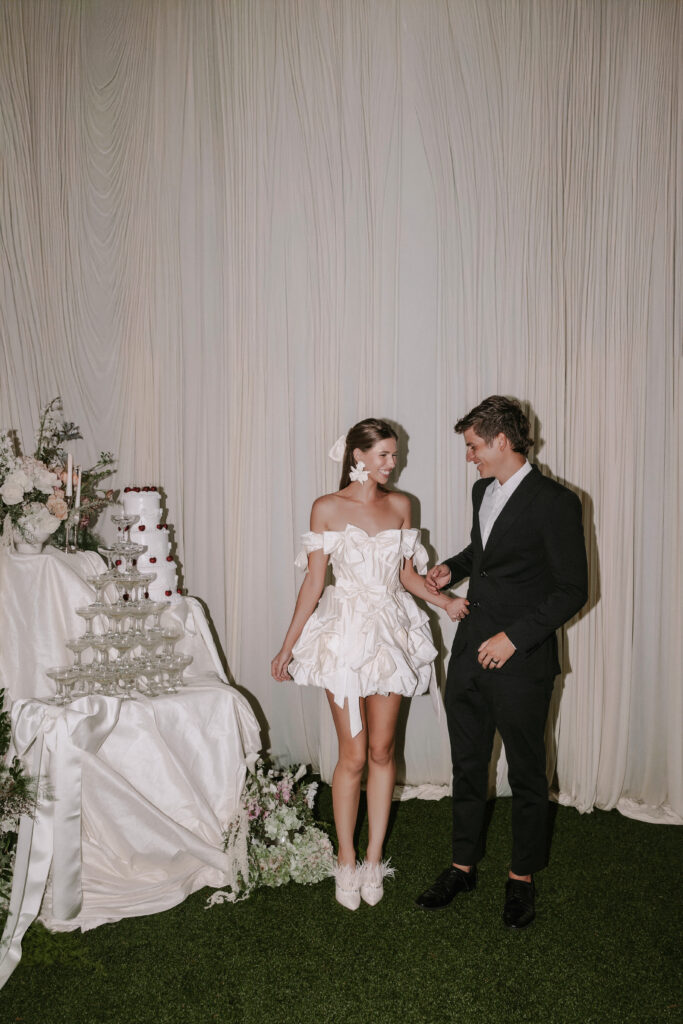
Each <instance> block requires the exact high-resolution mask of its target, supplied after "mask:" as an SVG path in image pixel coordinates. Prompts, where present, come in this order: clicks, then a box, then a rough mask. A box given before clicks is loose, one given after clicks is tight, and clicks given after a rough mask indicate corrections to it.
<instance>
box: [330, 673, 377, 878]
mask: <svg viewBox="0 0 683 1024" xmlns="http://www.w3.org/2000/svg"><path fill="white" fill-rule="evenodd" d="M325 692H326V694H327V699H328V701H329V704H330V709H331V711H332V718H333V719H334V727H335V729H336V730H337V740H338V741H339V760H338V761H337V767H336V768H335V769H334V775H333V776H332V807H333V810H334V824H335V828H336V829H337V839H338V840H339V852H338V855H337V860H338V861H339V863H340V864H355V863H356V851H355V848H354V845H353V833H354V831H355V828H356V819H357V817H358V802H359V800H360V780H361V776H362V774H363V769H364V767H365V760H366V757H367V736H368V730H367V724H366V720H365V707H364V705H365V701H364V700H363V699H362V698H361V702H360V713H361V720H362V722H363V730H362V732H359V733H358V734H357V735H356V736H352V735H351V726H350V724H349V702H348V700H345V701H344V707H343V708H340V707H339V706H338V705H337V704H335V703H334V699H333V697H332V694H331V693H330V692H329V690H326V691H325Z"/></svg>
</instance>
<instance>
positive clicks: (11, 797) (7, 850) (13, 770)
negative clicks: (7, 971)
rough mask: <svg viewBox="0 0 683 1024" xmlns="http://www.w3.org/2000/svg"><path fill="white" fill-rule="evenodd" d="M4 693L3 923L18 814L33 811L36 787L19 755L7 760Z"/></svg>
mask: <svg viewBox="0 0 683 1024" xmlns="http://www.w3.org/2000/svg"><path fill="white" fill-rule="evenodd" d="M4 696H5V691H4V690H0V708H2V710H0V925H1V924H2V923H3V922H4V919H5V914H6V910H7V904H8V903H9V897H10V892H11V889H12V872H13V869H14V855H15V853H16V848H17V836H18V828H19V818H20V817H21V815H22V814H31V813H32V811H33V808H34V806H35V799H36V788H37V785H36V780H35V779H33V778H31V776H29V775H26V774H25V773H24V768H23V765H22V763H21V761H20V760H19V758H18V757H14V758H12V759H11V760H8V757H7V753H8V750H9V743H10V737H11V722H10V716H9V712H8V711H7V710H6V709H5V707H4Z"/></svg>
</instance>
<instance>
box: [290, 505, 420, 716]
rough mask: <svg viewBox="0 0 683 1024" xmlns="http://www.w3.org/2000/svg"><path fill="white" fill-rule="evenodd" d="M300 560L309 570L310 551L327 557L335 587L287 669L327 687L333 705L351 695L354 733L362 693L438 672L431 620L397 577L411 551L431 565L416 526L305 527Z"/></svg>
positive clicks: (385, 690) (398, 689) (400, 687)
mask: <svg viewBox="0 0 683 1024" xmlns="http://www.w3.org/2000/svg"><path fill="white" fill-rule="evenodd" d="M302 542H303V550H302V551H301V552H300V554H299V555H298V556H297V559H296V563H295V564H296V565H297V567H298V568H300V569H305V568H306V567H307V564H308V555H309V554H310V552H311V551H319V550H321V549H322V551H324V553H325V554H326V555H329V556H330V560H331V562H332V568H333V569H334V575H335V581H336V585H335V586H329V587H327V588H326V589H325V590H324V592H323V595H322V597H321V599H320V603H319V604H318V607H317V608H316V610H315V611H314V612H313V614H312V615H311V617H310V618H309V619H308V621H307V623H306V625H305V626H304V629H303V631H302V633H301V636H300V637H299V639H298V641H297V642H296V644H295V645H294V648H293V651H292V659H293V660H292V661H291V662H290V665H289V673H290V675H291V676H292V678H293V679H294V681H295V682H297V683H298V684H299V685H300V686H322V687H324V688H325V689H327V690H329V691H330V692H331V693H332V694H333V696H334V701H335V704H337V705H339V707H343V706H344V701H345V700H348V702H349V705H348V706H349V717H350V724H351V734H352V735H353V736H356V735H357V734H358V733H359V732H360V731H361V729H362V721H361V715H360V704H359V698H360V697H367V696H369V695H370V694H374V693H381V694H389V693H400V694H402V695H403V696H404V697H413V696H416V695H417V694H421V693H425V692H426V691H427V690H431V692H432V696H433V698H434V700H435V702H437V701H438V696H437V693H436V678H435V674H434V666H433V664H432V663H433V661H434V659H435V658H436V656H437V653H438V652H437V650H436V648H435V646H434V644H433V643H432V637H431V632H430V629H429V620H428V618H427V616H426V615H425V613H424V612H423V611H422V610H421V609H420V608H418V606H417V604H416V603H415V601H414V600H413V598H412V597H411V595H410V594H409V593H408V592H407V591H406V590H405V589H404V588H403V586H402V585H401V582H400V580H399V571H400V569H401V566H402V564H403V560H404V559H406V558H412V559H413V565H414V566H415V568H416V570H417V571H418V572H419V573H421V574H423V575H424V573H426V571H427V562H428V557H427V552H426V551H425V549H424V547H423V546H422V544H421V543H420V531H419V530H413V529H411V530H381V531H380V532H379V533H378V534H376V535H375V536H373V537H371V536H369V535H368V534H367V533H366V532H365V530H363V529H361V528H360V527H359V526H351V525H349V526H347V527H346V529H345V530H342V531H325V533H305V534H304V535H303V538H302Z"/></svg>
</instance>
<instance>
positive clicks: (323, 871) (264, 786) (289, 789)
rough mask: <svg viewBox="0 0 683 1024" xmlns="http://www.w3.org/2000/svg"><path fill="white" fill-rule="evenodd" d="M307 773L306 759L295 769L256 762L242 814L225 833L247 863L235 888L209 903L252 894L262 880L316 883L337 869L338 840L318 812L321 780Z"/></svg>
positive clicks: (270, 883) (237, 857)
mask: <svg viewBox="0 0 683 1024" xmlns="http://www.w3.org/2000/svg"><path fill="white" fill-rule="evenodd" d="M305 776H306V765H303V764H302V765H301V766H300V767H299V768H298V769H294V768H273V767H268V766H267V765H266V764H265V763H264V762H263V761H262V760H261V759H260V758H259V760H258V761H257V762H256V764H255V765H254V767H253V769H252V770H251V772H250V773H249V775H248V776H247V780H246V783H245V786H244V792H243V794H242V801H241V808H240V813H239V814H238V815H237V817H236V818H235V819H234V820H233V821H232V822H231V824H230V827H229V828H228V830H227V832H226V833H225V835H224V840H225V843H224V848H225V850H226V851H227V852H228V853H230V854H232V856H233V860H234V861H235V862H236V863H237V864H241V865H242V868H241V869H239V868H238V870H237V872H236V882H235V884H234V885H233V886H232V887H231V891H230V892H216V893H214V894H213V895H212V896H211V897H210V899H209V906H213V905H214V904H215V903H224V902H229V903H234V902H236V901H238V900H243V899H246V898H247V897H248V896H249V895H250V893H251V892H252V891H253V890H254V889H256V888H258V887H259V886H261V885H268V886H278V885H286V883H287V882H289V881H293V882H299V883H300V884H302V885H313V884H314V883H315V882H321V881H322V880H323V879H324V878H327V877H328V876H329V875H330V874H331V872H332V858H333V852H332V843H331V842H330V839H329V837H328V836H327V835H326V833H325V832H324V831H323V829H322V828H321V827H320V826H319V825H318V824H316V821H315V817H314V813H313V808H314V803H315V796H316V793H317V790H318V783H317V782H306V781H305ZM245 861H246V864H245ZM245 867H246V873H245V871H244V868H245Z"/></svg>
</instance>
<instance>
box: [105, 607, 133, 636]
mask: <svg viewBox="0 0 683 1024" xmlns="http://www.w3.org/2000/svg"><path fill="white" fill-rule="evenodd" d="M129 614H130V613H129V611H128V606H127V605H126V604H123V603H121V604H113V605H112V606H111V607H110V609H109V611H108V612H107V615H108V617H109V620H110V622H113V623H114V627H113V628H112V629H111V632H112V633H119V634H121V633H125V628H124V623H125V621H126V619H127V618H128V617H129Z"/></svg>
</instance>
